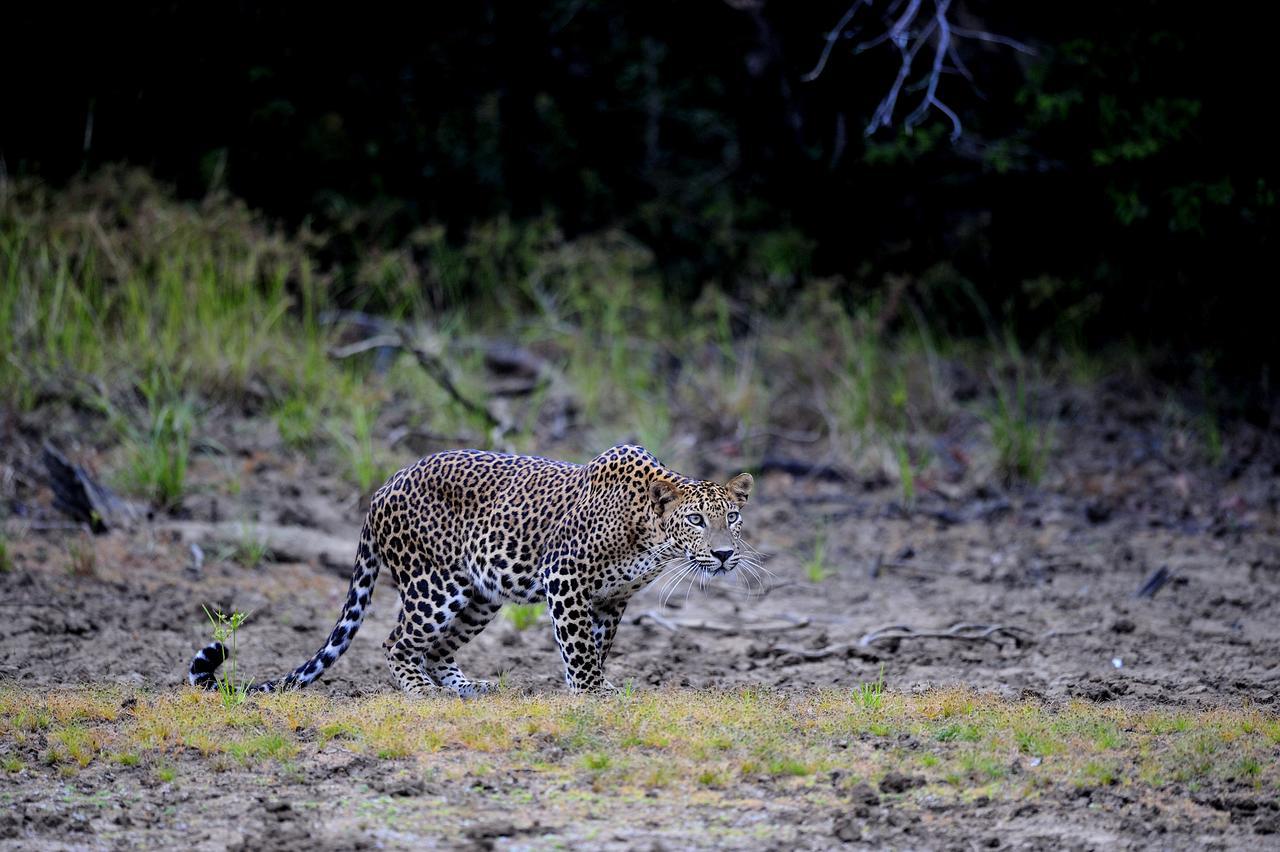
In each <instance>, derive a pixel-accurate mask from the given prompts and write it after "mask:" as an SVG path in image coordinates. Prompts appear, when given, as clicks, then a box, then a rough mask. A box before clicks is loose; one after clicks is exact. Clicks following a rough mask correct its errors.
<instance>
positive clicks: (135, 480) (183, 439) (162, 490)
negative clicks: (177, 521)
mask: <svg viewBox="0 0 1280 852" xmlns="http://www.w3.org/2000/svg"><path fill="white" fill-rule="evenodd" d="M147 393H148V406H147V423H146V425H145V426H144V427H143V428H140V429H139V428H132V427H131V428H128V429H127V437H126V438H125V443H124V461H123V463H122V471H121V473H120V477H119V478H120V480H121V483H122V484H123V485H124V487H125V488H126V489H128V490H129V491H132V492H133V493H135V494H138V495H140V496H143V497H146V498H147V499H148V500H150V501H151V502H153V503H155V504H156V505H157V506H160V507H162V508H173V507H175V506H178V505H180V504H181V503H182V498H183V496H184V495H185V494H186V490H187V468H188V467H189V465H190V462H191V439H192V432H193V431H194V429H195V421H196V418H195V408H194V406H193V405H192V404H191V402H189V401H187V400H166V401H161V400H159V399H158V398H156V396H155V395H154V393H153V392H151V391H148V392H147Z"/></svg>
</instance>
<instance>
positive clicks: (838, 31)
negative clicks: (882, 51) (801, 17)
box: [800, 0, 867, 83]
mask: <svg viewBox="0 0 1280 852" xmlns="http://www.w3.org/2000/svg"><path fill="white" fill-rule="evenodd" d="M865 2H867V0H855V2H854V4H853V5H852V6H850V7H849V9H848V11H846V12H845V13H844V17H842V18H841V19H840V23H838V24H836V25H835V27H834V28H832V30H831V32H829V33H827V35H826V44H824V45H823V46H822V55H821V56H819V57H818V64H817V65H815V66H813V70H812V71H810V72H809V73H808V74H805V75H803V76H801V77H800V79H801V80H804V81H805V82H806V83H808V82H811V81H813V80H816V79H818V75H819V74H821V73H822V69H823V68H826V67H827V59H828V58H829V57H830V56H831V49H832V48H834V47H835V46H836V42H837V41H838V40H839V39H840V38H841V36H843V35H844V28H845V27H847V26H849V22H850V21H852V20H853V16H854V15H855V14H857V12H858V7H860V6H861V5H862V4H863V3H865Z"/></svg>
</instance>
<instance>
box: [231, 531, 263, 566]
mask: <svg viewBox="0 0 1280 852" xmlns="http://www.w3.org/2000/svg"><path fill="white" fill-rule="evenodd" d="M231 557H232V559H234V560H235V561H236V562H238V563H240V565H242V566H244V567H245V568H257V567H258V566H259V565H261V564H262V563H264V562H266V561H267V560H268V559H269V558H270V557H271V548H270V547H268V546H267V540H266V539H265V538H264V537H263V536H262V533H260V532H259V531H258V528H257V526H256V525H254V524H251V523H248V522H245V523H242V524H240V537H239V538H238V539H237V540H236V542H235V546H234V547H233V548H232V551H231Z"/></svg>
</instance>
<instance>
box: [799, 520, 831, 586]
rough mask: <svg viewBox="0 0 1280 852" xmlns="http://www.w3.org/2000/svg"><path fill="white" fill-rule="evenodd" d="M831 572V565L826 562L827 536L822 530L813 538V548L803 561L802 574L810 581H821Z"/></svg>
mask: <svg viewBox="0 0 1280 852" xmlns="http://www.w3.org/2000/svg"><path fill="white" fill-rule="evenodd" d="M832 573H833V572H832V570H831V567H830V566H829V565H828V564H827V536H826V533H825V532H822V533H819V534H818V536H817V538H815V539H814V540H813V550H812V551H811V552H810V553H809V558H808V559H806V560H805V563H804V576H805V579H806V580H808V581H809V582H810V583H821V582H822V581H823V580H826V579H827V578H828V577H830V576H831V575H832Z"/></svg>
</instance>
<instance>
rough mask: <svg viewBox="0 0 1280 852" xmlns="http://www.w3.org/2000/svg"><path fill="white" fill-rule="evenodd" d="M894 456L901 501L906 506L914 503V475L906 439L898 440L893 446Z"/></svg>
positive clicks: (909, 506) (908, 506)
mask: <svg viewBox="0 0 1280 852" xmlns="http://www.w3.org/2000/svg"><path fill="white" fill-rule="evenodd" d="M893 454H894V457H895V458H896V459H897V461H898V482H899V483H900V484H901V486H902V503H903V505H905V506H906V507H907V508H911V507H912V506H914V505H915V504H916V477H915V473H914V472H913V471H912V469H911V455H910V453H908V452H907V443H906V441H898V442H897V443H896V444H894V447H893Z"/></svg>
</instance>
